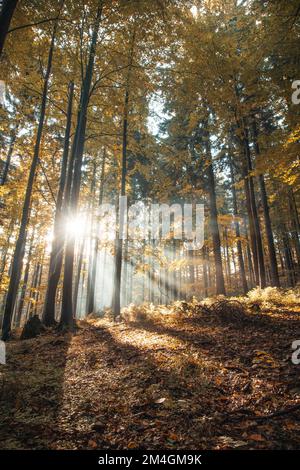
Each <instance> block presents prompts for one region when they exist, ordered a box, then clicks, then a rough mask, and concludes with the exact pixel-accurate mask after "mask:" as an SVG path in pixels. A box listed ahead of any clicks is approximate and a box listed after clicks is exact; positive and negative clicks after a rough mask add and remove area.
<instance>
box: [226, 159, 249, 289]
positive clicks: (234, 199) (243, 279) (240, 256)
mask: <svg viewBox="0 0 300 470" xmlns="http://www.w3.org/2000/svg"><path fill="white" fill-rule="evenodd" d="M229 170H230V177H231V188H232V202H233V215H234V219H235V220H234V225H235V236H236V239H237V252H238V260H239V269H240V278H241V282H242V288H243V292H244V294H246V292H247V291H248V283H247V278H246V271H245V264H244V257H243V249H242V242H241V230H240V224H239V221H238V216H239V213H238V205H237V194H236V188H235V177H234V169H233V162H232V158H231V155H229Z"/></svg>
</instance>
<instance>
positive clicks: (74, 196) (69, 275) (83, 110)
mask: <svg viewBox="0 0 300 470" xmlns="http://www.w3.org/2000/svg"><path fill="white" fill-rule="evenodd" d="M102 7H103V5H102V0H100V1H99V3H98V10H97V16H96V20H95V25H94V29H93V35H92V40H91V46H90V53H89V61H88V65H87V68H86V74H85V78H84V82H83V87H82V93H81V99H80V108H79V112H78V120H77V126H76V132H75V141H74V145H73V148H72V153H73V155H72V157H71V162H70V165H71V167H72V165H73V163H74V174H73V179H72V190H71V196H70V205H69V214H72V215H73V216H74V215H75V214H76V211H77V206H78V200H79V192H80V183H81V166H82V158H83V151H84V143H85V132H86V123H87V109H88V104H89V99H90V91H91V84H92V78H93V70H94V62H95V53H96V46H97V39H98V33H99V28H100V22H101V17H102ZM74 250H75V237H74V236H70V235H69V236H68V237H67V241H66V249H65V265H64V282H63V296H62V312H61V322H60V324H61V326H67V327H68V328H72V327H73V323H74V320H73V317H74V311H73V302H72V290H73V268H74Z"/></svg>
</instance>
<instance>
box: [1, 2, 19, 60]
mask: <svg viewBox="0 0 300 470" xmlns="http://www.w3.org/2000/svg"><path fill="white" fill-rule="evenodd" d="M17 4H18V0H3V3H2V9H1V12H0V57H1V54H2V51H3V47H4V43H5V39H6V35H7V33H8V30H9V26H10V22H11V20H12V17H13V14H14V11H15V9H16V6H17Z"/></svg>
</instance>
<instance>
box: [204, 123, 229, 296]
mask: <svg viewBox="0 0 300 470" xmlns="http://www.w3.org/2000/svg"><path fill="white" fill-rule="evenodd" d="M205 145H206V159H207V162H208V166H207V169H206V175H207V179H208V195H209V209H210V230H211V234H212V241H213V252H214V260H215V271H216V294H217V295H226V291H225V282H224V274H223V264H222V255H221V239H220V232H219V224H218V209H217V196H216V183H215V175H214V171H213V164H212V157H211V148H210V140H209V133H208V131H206V140H205Z"/></svg>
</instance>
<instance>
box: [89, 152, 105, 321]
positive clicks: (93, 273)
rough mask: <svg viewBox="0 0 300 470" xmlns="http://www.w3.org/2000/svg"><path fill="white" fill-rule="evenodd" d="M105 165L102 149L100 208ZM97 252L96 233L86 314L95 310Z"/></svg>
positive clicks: (97, 240) (97, 236) (97, 237)
mask: <svg viewBox="0 0 300 470" xmlns="http://www.w3.org/2000/svg"><path fill="white" fill-rule="evenodd" d="M105 163H106V150H105V149H104V152H103V159H102V165H101V175H100V192H99V206H101V205H102V203H103V194H104V175H105ZM97 231H98V229H97ZM98 252H99V234H98V233H96V239H95V244H94V252H93V263H92V271H91V279H90V285H89V291H88V294H87V295H88V301H87V314H89V313H92V312H93V311H94V310H95V284H96V274H97V266H98Z"/></svg>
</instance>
